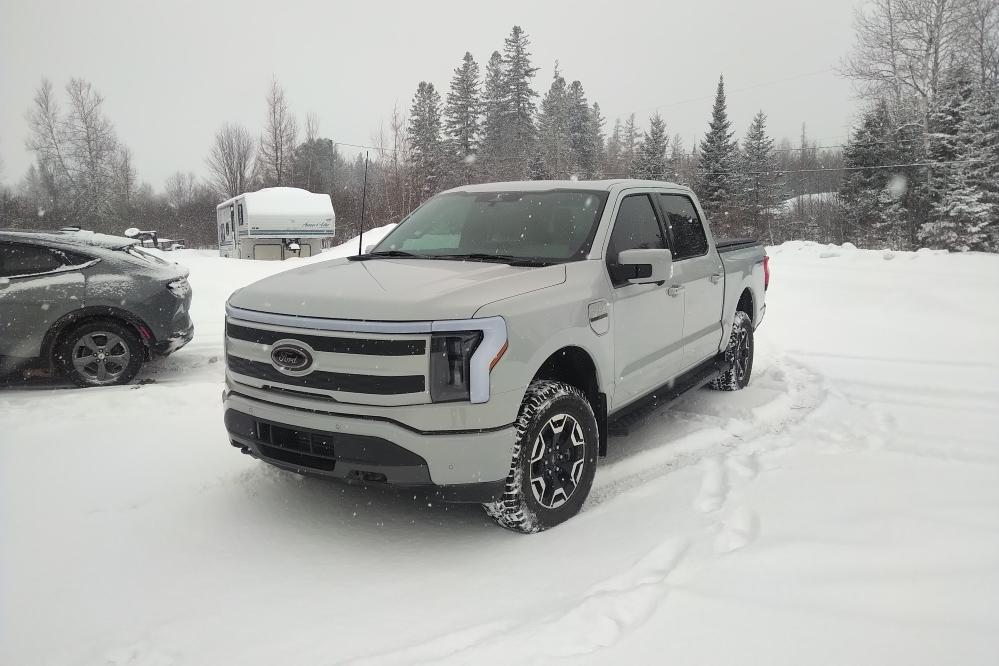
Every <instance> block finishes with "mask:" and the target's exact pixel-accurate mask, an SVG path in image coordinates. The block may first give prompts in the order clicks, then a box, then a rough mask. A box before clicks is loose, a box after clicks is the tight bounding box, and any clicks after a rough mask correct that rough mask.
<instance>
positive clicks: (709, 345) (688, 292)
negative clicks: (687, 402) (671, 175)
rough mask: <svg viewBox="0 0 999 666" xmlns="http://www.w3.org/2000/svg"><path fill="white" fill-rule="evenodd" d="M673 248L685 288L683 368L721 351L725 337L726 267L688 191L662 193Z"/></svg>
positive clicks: (675, 276) (675, 275)
mask: <svg viewBox="0 0 999 666" xmlns="http://www.w3.org/2000/svg"><path fill="white" fill-rule="evenodd" d="M659 203H660V205H661V206H662V210H663V213H664V215H665V219H666V221H667V223H668V225H669V230H670V237H671V240H672V243H673V247H674V253H673V279H674V280H675V281H676V282H677V283H678V284H679V285H681V287H682V288H683V298H684V304H685V309H684V319H683V340H684V352H683V359H684V363H683V366H684V369H687V368H690V367H693V366H694V365H697V364H698V363H700V362H701V361H704V360H706V359H709V358H711V357H712V356H714V355H715V354H717V353H718V347H719V345H720V344H721V337H722V325H721V319H722V301H723V300H724V297H725V272H724V271H725V269H724V267H723V266H722V262H721V257H719V256H718V253H717V252H709V248H708V238H707V234H706V233H705V230H704V223H703V221H702V219H701V217H700V216H699V215H698V214H697V209H696V208H695V207H694V202H693V201H691V199H690V197H688V196H687V195H685V194H660V195H659Z"/></svg>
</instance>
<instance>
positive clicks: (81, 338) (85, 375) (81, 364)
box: [55, 319, 145, 386]
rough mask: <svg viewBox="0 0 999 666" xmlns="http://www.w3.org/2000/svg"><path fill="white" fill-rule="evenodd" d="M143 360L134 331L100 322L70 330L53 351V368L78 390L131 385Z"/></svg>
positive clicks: (103, 320) (143, 354) (143, 349)
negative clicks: (59, 370) (55, 366)
mask: <svg viewBox="0 0 999 666" xmlns="http://www.w3.org/2000/svg"><path fill="white" fill-rule="evenodd" d="M144 356H145V347H144V346H143V344H142V341H141V340H140V339H139V336H138V335H136V333H135V331H133V330H132V329H131V328H128V327H126V326H122V325H121V324H119V323H117V322H114V321H111V320H107V319H100V320H97V321H88V322H85V323H83V324H80V325H79V326H76V327H75V328H73V329H71V330H70V331H69V332H68V333H66V334H65V335H64V336H63V337H62V341H61V342H60V344H59V345H58V347H57V349H56V357H55V361H56V364H57V365H58V366H59V367H60V368H61V369H62V371H63V373H64V374H65V375H66V377H68V378H69V379H70V381H72V382H73V383H74V384H77V385H79V386H112V385H114V384H127V383H128V382H130V381H132V378H133V377H135V375H136V373H137V372H139V368H141V367H142V360H143V358H144Z"/></svg>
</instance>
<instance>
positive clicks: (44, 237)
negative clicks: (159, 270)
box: [0, 229, 139, 249]
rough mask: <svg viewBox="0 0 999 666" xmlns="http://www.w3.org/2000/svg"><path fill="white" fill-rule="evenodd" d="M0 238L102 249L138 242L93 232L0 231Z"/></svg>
mask: <svg viewBox="0 0 999 666" xmlns="http://www.w3.org/2000/svg"><path fill="white" fill-rule="evenodd" d="M0 238H4V239H6V240H23V241H33V240H37V241H45V242H55V243H65V244H72V245H89V246H92V247H104V248H111V249H117V248H121V247H127V246H129V245H135V244H137V243H138V242H139V241H138V240H135V239H133V238H126V237H124V236H111V235H109V234H98V233H94V232H93V231H87V230H85V229H84V230H76V231H62V230H60V231H18V230H14V229H9V230H0Z"/></svg>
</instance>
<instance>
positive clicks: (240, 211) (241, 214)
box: [239, 204, 243, 226]
mask: <svg viewBox="0 0 999 666" xmlns="http://www.w3.org/2000/svg"><path fill="white" fill-rule="evenodd" d="M239 226H243V204H239Z"/></svg>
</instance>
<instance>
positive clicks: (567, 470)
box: [483, 380, 597, 533]
mask: <svg viewBox="0 0 999 666" xmlns="http://www.w3.org/2000/svg"><path fill="white" fill-rule="evenodd" d="M515 425H516V430H517V442H516V445H515V446H514V450H513V463H512V465H511V467H510V474H509V475H508V476H507V479H506V490H505V492H504V494H503V497H502V499H500V500H499V501H497V502H492V503H490V504H485V505H483V506H484V507H485V509H486V513H488V514H489V515H490V516H491V517H492V518H493V520H495V521H496V522H497V523H499V524H500V525H502V526H503V527H506V528H508V529H511V530H516V531H518V532H525V533H532V532H540V531H541V530H545V529H548V528H549V527H554V526H555V525H558V524H559V523H562V522H564V521H566V520H568V519H569V518H571V517H572V516H574V515H576V513H578V512H579V509H580V507H582V506H583V502H584V501H585V500H586V496H587V495H588V494H589V492H590V486H592V485H593V475H594V473H595V472H596V462H597V419H596V417H595V416H594V415H593V407H592V406H591V405H590V402H589V401H588V400H587V399H586V396H585V395H583V392H582V391H580V390H579V389H578V388H576V387H574V386H570V385H568V384H563V383H561V382H555V381H549V380H538V381H534V382H532V383H531V385H530V386H529V387H528V389H527V394H526V395H525V396H524V402H523V404H521V407H520V414H519V415H518V417H517V422H516V424H515Z"/></svg>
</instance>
